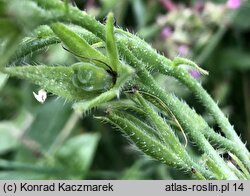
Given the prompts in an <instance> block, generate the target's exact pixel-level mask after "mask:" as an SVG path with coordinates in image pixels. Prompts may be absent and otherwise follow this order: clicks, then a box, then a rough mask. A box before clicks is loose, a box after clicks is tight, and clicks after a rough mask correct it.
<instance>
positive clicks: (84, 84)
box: [72, 62, 113, 91]
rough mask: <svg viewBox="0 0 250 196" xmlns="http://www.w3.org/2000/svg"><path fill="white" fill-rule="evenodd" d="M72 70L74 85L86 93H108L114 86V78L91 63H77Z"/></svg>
mask: <svg viewBox="0 0 250 196" xmlns="http://www.w3.org/2000/svg"><path fill="white" fill-rule="evenodd" d="M72 69H73V71H74V74H73V78H72V82H73V85H74V86H75V87H78V88H81V89H83V90H84V91H106V90H108V89H110V88H111V87H112V86H113V78H112V76H111V75H110V74H109V73H108V72H107V71H106V70H105V69H103V68H100V67H96V66H95V65H93V64H91V63H83V62H81V63H76V64H73V65H72Z"/></svg>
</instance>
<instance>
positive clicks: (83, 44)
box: [50, 23, 109, 69]
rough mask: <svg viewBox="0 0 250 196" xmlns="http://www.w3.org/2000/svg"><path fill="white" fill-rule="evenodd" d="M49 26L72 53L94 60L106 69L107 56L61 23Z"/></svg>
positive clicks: (107, 64) (107, 63)
mask: <svg viewBox="0 0 250 196" xmlns="http://www.w3.org/2000/svg"><path fill="white" fill-rule="evenodd" d="M50 27H51V29H52V30H53V32H54V33H55V34H56V35H57V36H58V37H59V38H60V39H61V41H62V42H63V43H64V44H65V45H66V47H67V48H68V49H69V50H70V51H71V52H72V53H73V54H75V55H76V56H78V57H82V58H85V59H86V58H87V59H89V60H95V64H96V65H97V66H100V67H103V68H105V69H108V66H109V61H108V59H107V57H105V56H104V55H103V54H102V53H100V52H99V51H98V50H96V49H94V48H93V47H92V46H91V45H89V44H88V42H87V41H86V40H85V39H84V38H82V37H81V36H80V35H78V34H77V33H76V32H74V31H72V30H71V29H70V28H69V27H67V26H66V25H64V24H62V23H54V24H52V25H50Z"/></svg>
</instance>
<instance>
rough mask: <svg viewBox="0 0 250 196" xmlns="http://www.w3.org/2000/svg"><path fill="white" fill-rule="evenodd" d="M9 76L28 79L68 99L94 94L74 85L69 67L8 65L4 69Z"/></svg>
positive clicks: (78, 98) (83, 97)
mask: <svg viewBox="0 0 250 196" xmlns="http://www.w3.org/2000/svg"><path fill="white" fill-rule="evenodd" d="M4 72H5V73H7V74H10V75H11V76H16V77H19V78H23V79H28V80H30V81H31V82H33V83H35V84H37V85H39V86H41V88H43V89H45V90H46V91H48V92H51V93H53V94H55V95H58V96H62V97H64V98H67V99H70V100H84V99H89V98H92V97H94V96H96V93H95V92H85V91H83V90H82V89H80V88H77V87H75V86H74V84H73V82H72V78H73V75H74V71H73V69H72V68H71V67H64V66H57V67H49V66H45V65H41V66H23V67H8V68H6V69H5V70H4Z"/></svg>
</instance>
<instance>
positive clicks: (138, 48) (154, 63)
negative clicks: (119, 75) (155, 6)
mask: <svg viewBox="0 0 250 196" xmlns="http://www.w3.org/2000/svg"><path fill="white" fill-rule="evenodd" d="M27 1H31V0H27ZM32 1H33V2H36V3H37V4H38V5H39V6H41V7H42V8H44V10H46V12H48V13H50V14H48V18H46V15H44V17H45V20H44V23H48V22H49V23H51V22H55V21H61V22H66V23H73V24H76V25H79V26H81V27H83V28H85V29H87V30H88V31H90V32H91V33H93V34H94V35H95V36H97V37H98V38H100V39H101V40H103V41H104V42H106V35H105V32H106V29H105V26H104V25H103V24H101V23H100V22H98V21H96V20H95V19H94V18H92V17H90V16H88V15H87V14H86V13H85V12H82V11H80V10H78V9H77V8H73V7H71V6H68V4H65V3H63V2H60V1H57V0H32ZM53 14H54V16H55V17H52V18H51V16H52V15H53ZM115 38H116V40H117V46H118V49H119V52H120V55H123V57H124V58H125V60H126V61H127V62H128V64H129V65H131V66H132V67H134V68H135V69H136V71H137V75H138V76H139V79H140V82H136V84H137V86H138V88H139V90H143V91H145V92H148V93H150V94H152V95H154V96H156V97H158V98H159V99H160V100H161V101H162V102H163V103H164V104H165V105H166V106H167V107H168V108H169V109H170V111H171V112H172V113H173V114H174V116H175V117H176V119H177V120H178V122H179V123H180V125H181V126H182V127H183V128H184V130H185V131H186V132H187V135H188V136H189V137H190V138H191V139H192V141H194V142H195V144H196V145H197V146H198V147H199V149H200V150H202V152H204V153H205V154H207V156H208V157H210V158H211V160H212V161H214V162H215V163H216V164H218V168H217V169H218V171H219V172H220V174H223V175H222V179H237V176H236V175H235V174H234V173H233V172H232V170H231V169H230V168H229V167H228V166H227V165H226V163H225V162H224V161H223V159H222V158H221V157H220V156H219V155H218V153H217V152H216V150H215V149H214V148H213V147H212V146H211V144H210V143H209V142H208V139H210V140H211V141H213V142H216V143H217V144H220V142H221V146H226V148H227V149H230V144H234V145H233V146H234V147H236V148H235V149H232V152H234V154H235V155H236V156H237V157H238V158H239V159H240V160H241V161H242V162H243V164H244V165H245V166H246V167H247V168H248V169H250V161H249V152H248V150H247V149H246V147H245V145H244V144H243V142H242V141H241V140H240V138H239V137H238V135H237V134H236V132H235V130H234V128H233V127H232V126H231V124H230V123H229V121H228V119H227V118H226V117H225V115H224V114H223V112H222V111H221V110H220V109H219V107H218V105H217V104H216V103H215V102H214V101H213V99H212V98H211V96H210V95H209V94H208V93H207V92H206V91H205V90H204V89H203V88H202V86H201V84H200V83H198V82H197V81H196V80H195V79H194V78H192V77H191V76H190V75H189V73H187V72H186V71H185V70H183V69H181V68H179V67H178V65H176V64H175V63H174V60H173V61H171V60H169V59H167V58H165V57H164V56H162V55H160V54H158V53H157V52H156V51H155V50H153V49H152V48H151V47H150V46H149V45H148V44H147V43H146V42H144V41H142V40H141V39H139V38H138V37H136V36H134V35H131V34H130V33H128V32H125V31H122V30H120V29H115ZM55 42H56V40H52V42H48V43H44V45H43V46H46V45H49V44H53V43H55ZM152 71H157V72H160V73H163V74H165V75H169V76H173V77H175V78H176V79H178V81H180V82H182V83H183V84H184V85H185V86H187V87H188V88H189V89H190V90H191V91H192V92H193V93H194V94H195V95H196V96H197V98H198V99H199V100H200V102H201V103H202V104H203V105H204V106H205V108H206V109H207V110H208V111H209V112H210V113H211V114H212V115H213V117H214V119H215V120H216V122H217V123H218V125H219V126H220V128H221V130H222V132H223V133H224V134H225V136H226V137H227V138H228V139H225V138H224V137H222V136H220V135H218V134H216V133H215V132H214V131H213V130H212V129H210V128H209V126H208V125H207V123H206V122H205V121H204V120H203V119H202V117H200V116H199V115H198V114H197V113H196V112H195V111H194V110H192V109H191V108H190V107H189V106H188V105H187V104H185V103H184V102H182V101H180V100H179V99H178V98H176V97H174V96H173V95H170V94H167V93H166V92H165V91H164V90H162V89H161V88H160V87H159V86H158V85H157V84H156V82H155V80H154V79H153V77H152V76H151V74H150V72H152ZM116 90H117V89H116ZM113 94H116V91H114V92H113ZM112 96H113V95H112ZM149 101H150V100H149ZM84 107H85V106H84ZM115 119H116V118H115ZM155 120H156V118H155ZM207 130H208V131H207ZM206 131H207V132H206ZM201 173H202V174H203V175H204V172H201ZM204 176H206V175H204ZM218 176H221V175H218Z"/></svg>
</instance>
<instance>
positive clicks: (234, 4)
mask: <svg viewBox="0 0 250 196" xmlns="http://www.w3.org/2000/svg"><path fill="white" fill-rule="evenodd" d="M240 5H241V0H228V1H227V8H228V9H232V10H235V9H238V8H239V7H240Z"/></svg>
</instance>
